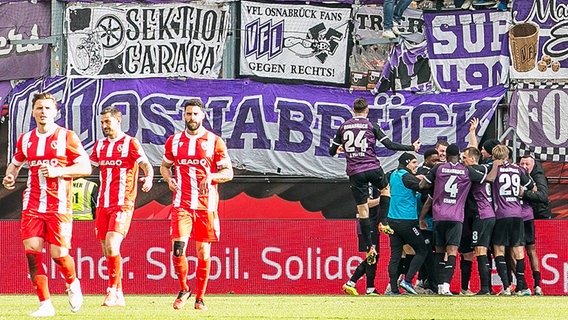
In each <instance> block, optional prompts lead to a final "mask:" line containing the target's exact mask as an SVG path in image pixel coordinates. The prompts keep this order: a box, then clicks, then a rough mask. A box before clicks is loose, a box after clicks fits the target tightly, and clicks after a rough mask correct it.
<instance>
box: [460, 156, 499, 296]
mask: <svg viewBox="0 0 568 320" xmlns="http://www.w3.org/2000/svg"><path fill="white" fill-rule="evenodd" d="M480 157H481V153H480V151H479V150H478V149H477V148H475V147H468V148H466V149H465V150H464V152H463V155H462V162H463V164H464V165H465V166H477V165H478V162H479V159H480ZM483 168H485V169H484V170H485V172H488V171H489V167H487V166H477V170H483ZM465 210H466V212H467V211H470V212H471V214H472V215H473V224H472V230H471V246H472V247H473V250H474V253H475V257H476V260H477V271H478V273H479V280H480V283H481V289H480V290H479V292H478V293H477V294H478V295H488V294H491V267H490V261H489V257H488V256H487V249H488V248H489V245H490V244H491V235H492V234H493V228H494V227H495V211H494V210H493V200H492V198H491V184H490V183H488V182H482V183H473V184H472V185H471V189H470V191H469V195H468V198H467V202H466V206H465Z"/></svg>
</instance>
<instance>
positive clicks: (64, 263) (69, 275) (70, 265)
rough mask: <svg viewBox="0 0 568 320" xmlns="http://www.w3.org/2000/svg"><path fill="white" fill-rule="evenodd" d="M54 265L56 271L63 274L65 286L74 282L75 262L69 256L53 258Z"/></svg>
mask: <svg viewBox="0 0 568 320" xmlns="http://www.w3.org/2000/svg"><path fill="white" fill-rule="evenodd" d="M53 261H55V264H56V265H57V269H59V272H61V273H62V274H63V278H65V282H66V283H67V284H71V283H73V281H75V278H76V275H75V262H74V261H73V259H71V257H70V256H69V255H66V256H65V257H61V258H53Z"/></svg>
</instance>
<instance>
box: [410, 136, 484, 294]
mask: <svg viewBox="0 0 568 320" xmlns="http://www.w3.org/2000/svg"><path fill="white" fill-rule="evenodd" d="M459 154H460V151H459V148H458V146H457V145H455V144H451V145H449V146H448V148H447V149H446V155H447V159H448V162H446V163H440V164H437V165H436V166H435V167H434V168H432V170H430V171H429V172H428V173H427V174H426V175H425V176H424V179H423V180H422V181H421V182H420V187H421V188H424V189H426V188H429V187H431V186H433V190H432V215H433V220H434V227H433V233H434V246H435V248H436V266H437V267H438V275H437V279H438V282H439V284H438V294H442V295H451V294H452V293H451V292H450V281H451V279H452V276H453V273H454V267H455V265H456V254H457V252H458V246H459V244H460V240H461V234H462V224H463V220H464V206H465V201H466V198H467V194H468V192H469V189H470V187H471V182H472V181H474V182H483V181H485V179H486V177H487V176H486V175H485V174H484V173H482V172H480V171H477V170H475V169H474V168H473V167H465V166H464V165H462V164H461V163H459ZM419 220H420V224H421V225H423V224H424V214H421V215H420V218H419ZM446 254H447V260H446V262H445V263H444V257H445V255H446Z"/></svg>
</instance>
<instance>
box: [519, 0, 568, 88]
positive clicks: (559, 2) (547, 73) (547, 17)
mask: <svg viewBox="0 0 568 320" xmlns="http://www.w3.org/2000/svg"><path fill="white" fill-rule="evenodd" d="M513 24H514V26H513V27H512V28H511V31H510V32H509V36H510V37H509V44H510V47H511V60H512V61H511V77H512V78H519V79H547V80H548V79H568V40H566V39H567V38H566V37H567V36H568V31H567V30H568V0H556V1H550V0H534V1H514V2H513Z"/></svg>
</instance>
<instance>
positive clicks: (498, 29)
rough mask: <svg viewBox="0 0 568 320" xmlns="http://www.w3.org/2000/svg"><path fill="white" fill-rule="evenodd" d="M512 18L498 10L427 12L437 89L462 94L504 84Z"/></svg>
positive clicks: (507, 69) (426, 23)
mask: <svg viewBox="0 0 568 320" xmlns="http://www.w3.org/2000/svg"><path fill="white" fill-rule="evenodd" d="M515 2H519V1H515ZM523 2H525V1H523ZM526 2H531V1H526ZM510 15H511V14H510V13H509V12H501V11H496V10H476V11H469V10H461V11H442V12H439V11H437V12H424V24H425V25H426V27H425V29H426V41H427V43H428V56H429V58H430V69H431V71H432V78H433V81H434V85H435V86H437V88H438V89H439V90H441V91H452V92H461V91H467V90H477V89H482V88H488V87H492V86H496V85H499V84H505V83H506V82H507V79H508V74H509V65H510V62H509V60H510V59H509V46H508V44H507V32H508V31H509V20H510V19H511V17H510Z"/></svg>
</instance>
